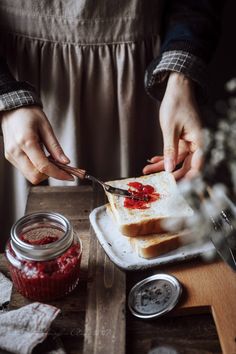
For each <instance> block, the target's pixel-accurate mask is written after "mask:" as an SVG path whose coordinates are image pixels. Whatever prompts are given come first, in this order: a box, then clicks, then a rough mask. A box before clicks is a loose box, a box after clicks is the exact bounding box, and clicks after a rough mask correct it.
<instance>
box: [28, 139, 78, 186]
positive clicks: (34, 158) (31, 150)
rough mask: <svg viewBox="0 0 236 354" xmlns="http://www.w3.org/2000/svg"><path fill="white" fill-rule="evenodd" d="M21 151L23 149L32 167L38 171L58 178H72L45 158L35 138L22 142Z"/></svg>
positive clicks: (71, 179) (69, 179)
mask: <svg viewBox="0 0 236 354" xmlns="http://www.w3.org/2000/svg"><path fill="white" fill-rule="evenodd" d="M22 151H24V153H25V155H26V156H28V158H29V160H30V161H31V163H32V165H33V166H34V168H35V169H36V170H37V171H39V172H40V173H42V174H44V175H47V176H50V177H53V178H56V179H60V180H68V181H73V180H74V178H73V177H72V176H71V175H70V174H68V173H67V172H65V171H63V170H61V169H60V168H58V167H57V166H55V165H54V164H53V163H51V162H50V161H49V160H48V159H47V157H46V155H45V153H44V151H43V150H42V148H41V145H40V144H39V143H38V141H37V140H36V138H35V139H32V138H31V139H30V140H28V141H27V142H26V143H24V144H23V145H22Z"/></svg>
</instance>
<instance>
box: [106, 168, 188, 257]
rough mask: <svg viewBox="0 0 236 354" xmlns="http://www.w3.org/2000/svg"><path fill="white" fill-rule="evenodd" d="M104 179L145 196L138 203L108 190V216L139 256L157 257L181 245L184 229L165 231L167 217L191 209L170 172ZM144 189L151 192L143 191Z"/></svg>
mask: <svg viewBox="0 0 236 354" xmlns="http://www.w3.org/2000/svg"><path fill="white" fill-rule="evenodd" d="M107 183H109V184H110V185H112V186H114V187H118V188H123V189H128V190H129V191H131V192H132V193H133V194H134V196H144V197H145V198H144V199H145V200H144V201H143V202H141V203H139V202H138V201H137V200H136V199H134V201H133V200H131V201H130V200H127V199H126V198H123V197H118V196H116V195H113V194H111V193H107V197H108V201H109V204H107V212H108V214H109V216H110V217H111V218H112V220H113V222H114V224H115V225H116V226H117V227H118V229H119V231H120V233H121V234H122V235H123V236H124V237H129V241H130V242H131V244H132V246H133V248H134V250H135V251H136V252H137V253H138V255H139V256H140V257H143V258H153V257H157V256H160V255H163V254H165V253H168V252H170V251H172V250H174V249H176V248H178V247H179V246H180V245H181V238H182V235H183V234H184V233H185V232H183V231H178V232H168V230H167V227H166V225H168V221H169V220H170V221H173V220H176V219H178V220H184V219H185V218H188V217H191V216H192V215H193V210H192V209H191V207H190V206H189V205H188V204H187V202H186V200H185V199H184V198H183V197H182V195H181V194H180V192H179V190H178V187H177V184H176V182H175V179H174V177H173V175H172V174H171V173H168V172H159V173H154V174H151V175H146V176H141V177H135V178H127V179H121V180H115V181H109V182H107ZM134 186H135V187H134ZM146 190H147V192H148V191H149V192H150V191H151V193H147V194H146V193H145V191H146ZM166 221H167V222H166ZM121 237H122V236H121Z"/></svg>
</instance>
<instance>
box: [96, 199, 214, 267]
mask: <svg viewBox="0 0 236 354" xmlns="http://www.w3.org/2000/svg"><path fill="white" fill-rule="evenodd" d="M89 219H90V222H91V225H92V227H93V229H94V231H95V234H96V235H97V238H98V240H99V242H100V244H101V246H102V247H103V249H104V251H105V252H106V254H107V255H108V257H109V258H110V260H111V261H112V262H113V263H115V264H116V265H117V266H118V267H120V268H122V269H124V270H137V269H146V268H150V267H153V266H158V265H161V264H167V263H172V262H177V261H183V260H186V259H191V258H194V257H197V256H199V255H201V254H203V253H206V252H211V251H212V250H213V248H214V246H213V244H212V243H211V242H207V243H205V244H201V245H186V246H183V247H181V248H178V249H177V250H174V251H171V252H169V253H166V254H165V255H163V256H159V257H156V258H152V259H145V258H142V257H139V256H138V254H137V253H136V252H134V251H133V249H132V247H131V245H130V243H129V241H128V238H127V237H125V236H123V235H122V234H121V233H120V232H119V230H118V228H117V227H116V225H115V224H114V223H113V221H112V219H111V218H110V217H109V216H108V215H107V213H106V207H105V205H103V206H101V207H98V208H96V209H94V210H93V211H92V212H91V214H90V216H89Z"/></svg>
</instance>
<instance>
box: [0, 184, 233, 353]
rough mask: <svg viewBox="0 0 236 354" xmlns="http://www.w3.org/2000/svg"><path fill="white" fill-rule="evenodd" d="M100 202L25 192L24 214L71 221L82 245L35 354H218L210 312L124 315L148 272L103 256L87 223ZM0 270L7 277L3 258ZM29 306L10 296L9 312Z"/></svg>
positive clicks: (59, 191) (78, 192) (50, 190)
mask: <svg viewBox="0 0 236 354" xmlns="http://www.w3.org/2000/svg"><path fill="white" fill-rule="evenodd" d="M104 202H105V197H104V195H103V194H101V193H100V192H99V191H97V190H96V189H95V190H94V191H93V190H92V188H91V187H90V186H80V187H33V188H31V190H30V192H29V197H28V202H27V208H26V213H30V212H35V211H43V210H44V211H46V210H48V211H56V212H59V213H62V214H63V215H65V216H66V217H67V218H69V219H70V221H71V222H72V224H73V226H74V228H75V230H77V231H78V232H79V235H80V237H81V239H82V242H83V258H82V266H81V267H82V271H81V280H80V283H79V285H78V287H77V288H76V289H75V290H74V291H73V292H72V293H71V294H70V295H69V296H67V297H65V298H64V299H62V300H57V301H53V302H51V304H53V305H55V306H57V307H58V308H60V309H61V314H60V315H59V316H58V318H57V319H56V320H55V321H54V323H53V325H52V327H51V330H50V335H49V336H48V338H47V339H46V341H45V342H44V343H43V344H40V345H38V346H37V347H36V348H35V350H34V354H36V353H40V354H42V353H44V354H46V353H47V352H49V351H50V350H52V349H55V348H56V347H57V346H58V345H59V346H61V347H63V348H64V350H65V352H66V353H71V354H77V353H84V354H90V353H96V354H100V353H101V354H106V353H107V354H112V353H116V354H124V353H127V354H132V353H139V354H142V353H148V352H149V351H151V349H152V350H153V354H154V353H155V354H158V353H159V354H164V353H166V354H182V353H184V354H210V353H212V354H220V353H221V352H222V351H221V347H220V343H219V340H218V336H217V332H216V328H215V325H214V321H213V319H212V317H211V315H210V313H202V314H199V315H187V316H179V315H178V316H176V315H175V313H174V314H172V315H171V314H170V315H168V316H166V317H162V318H159V319H156V320H152V321H150V320H149V321H144V320H139V319H136V318H135V317H133V316H132V315H131V314H130V313H129V310H128V309H127V308H126V294H127V293H128V291H129V289H130V287H131V286H132V284H133V283H134V282H136V281H138V280H140V279H142V278H143V277H144V276H146V275H147V274H148V273H149V272H147V271H146V272H145V273H144V272H136V273H125V272H123V271H121V270H120V269H118V268H117V267H116V266H114V265H113V263H111V262H110V260H109V259H108V258H107V256H106V255H105V253H104V251H103V249H102V248H101V247H100V245H99V244H98V241H97V239H96V236H95V235H94V232H93V230H92V229H91V227H90V224H89V220H88V216H89V213H90V211H91V210H92V209H93V208H95V207H97V206H99V205H101V204H103V203H104ZM189 263H191V262H189ZM182 266H183V267H186V264H183V265H182ZM0 270H1V271H2V272H3V273H4V274H6V275H8V272H7V268H6V261H5V258H4V257H3V255H1V256H0ZM158 270H159V269H158ZM163 270H165V268H164V269H163ZM29 302H30V301H29V300H27V299H25V298H24V297H22V296H21V295H20V294H18V293H17V292H15V291H13V295H12V299H11V302H10V309H16V308H19V307H21V306H23V305H25V304H28V303H29ZM1 353H3V352H1ZM229 354H231V353H229ZM232 354H233V353H232Z"/></svg>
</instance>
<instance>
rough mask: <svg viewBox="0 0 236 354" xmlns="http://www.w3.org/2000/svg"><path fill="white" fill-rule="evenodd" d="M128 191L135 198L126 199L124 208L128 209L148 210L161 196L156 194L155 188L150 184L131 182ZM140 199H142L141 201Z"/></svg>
mask: <svg viewBox="0 0 236 354" xmlns="http://www.w3.org/2000/svg"><path fill="white" fill-rule="evenodd" d="M128 186H129V188H128V191H129V192H130V193H131V194H132V196H133V198H125V200H124V207H125V208H128V209H148V208H150V205H149V204H150V203H152V202H155V201H156V200H158V199H159V198H160V194H159V193H156V192H155V188H154V187H152V186H150V185H149V184H142V183H140V182H129V183H128ZM139 198H140V199H139Z"/></svg>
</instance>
